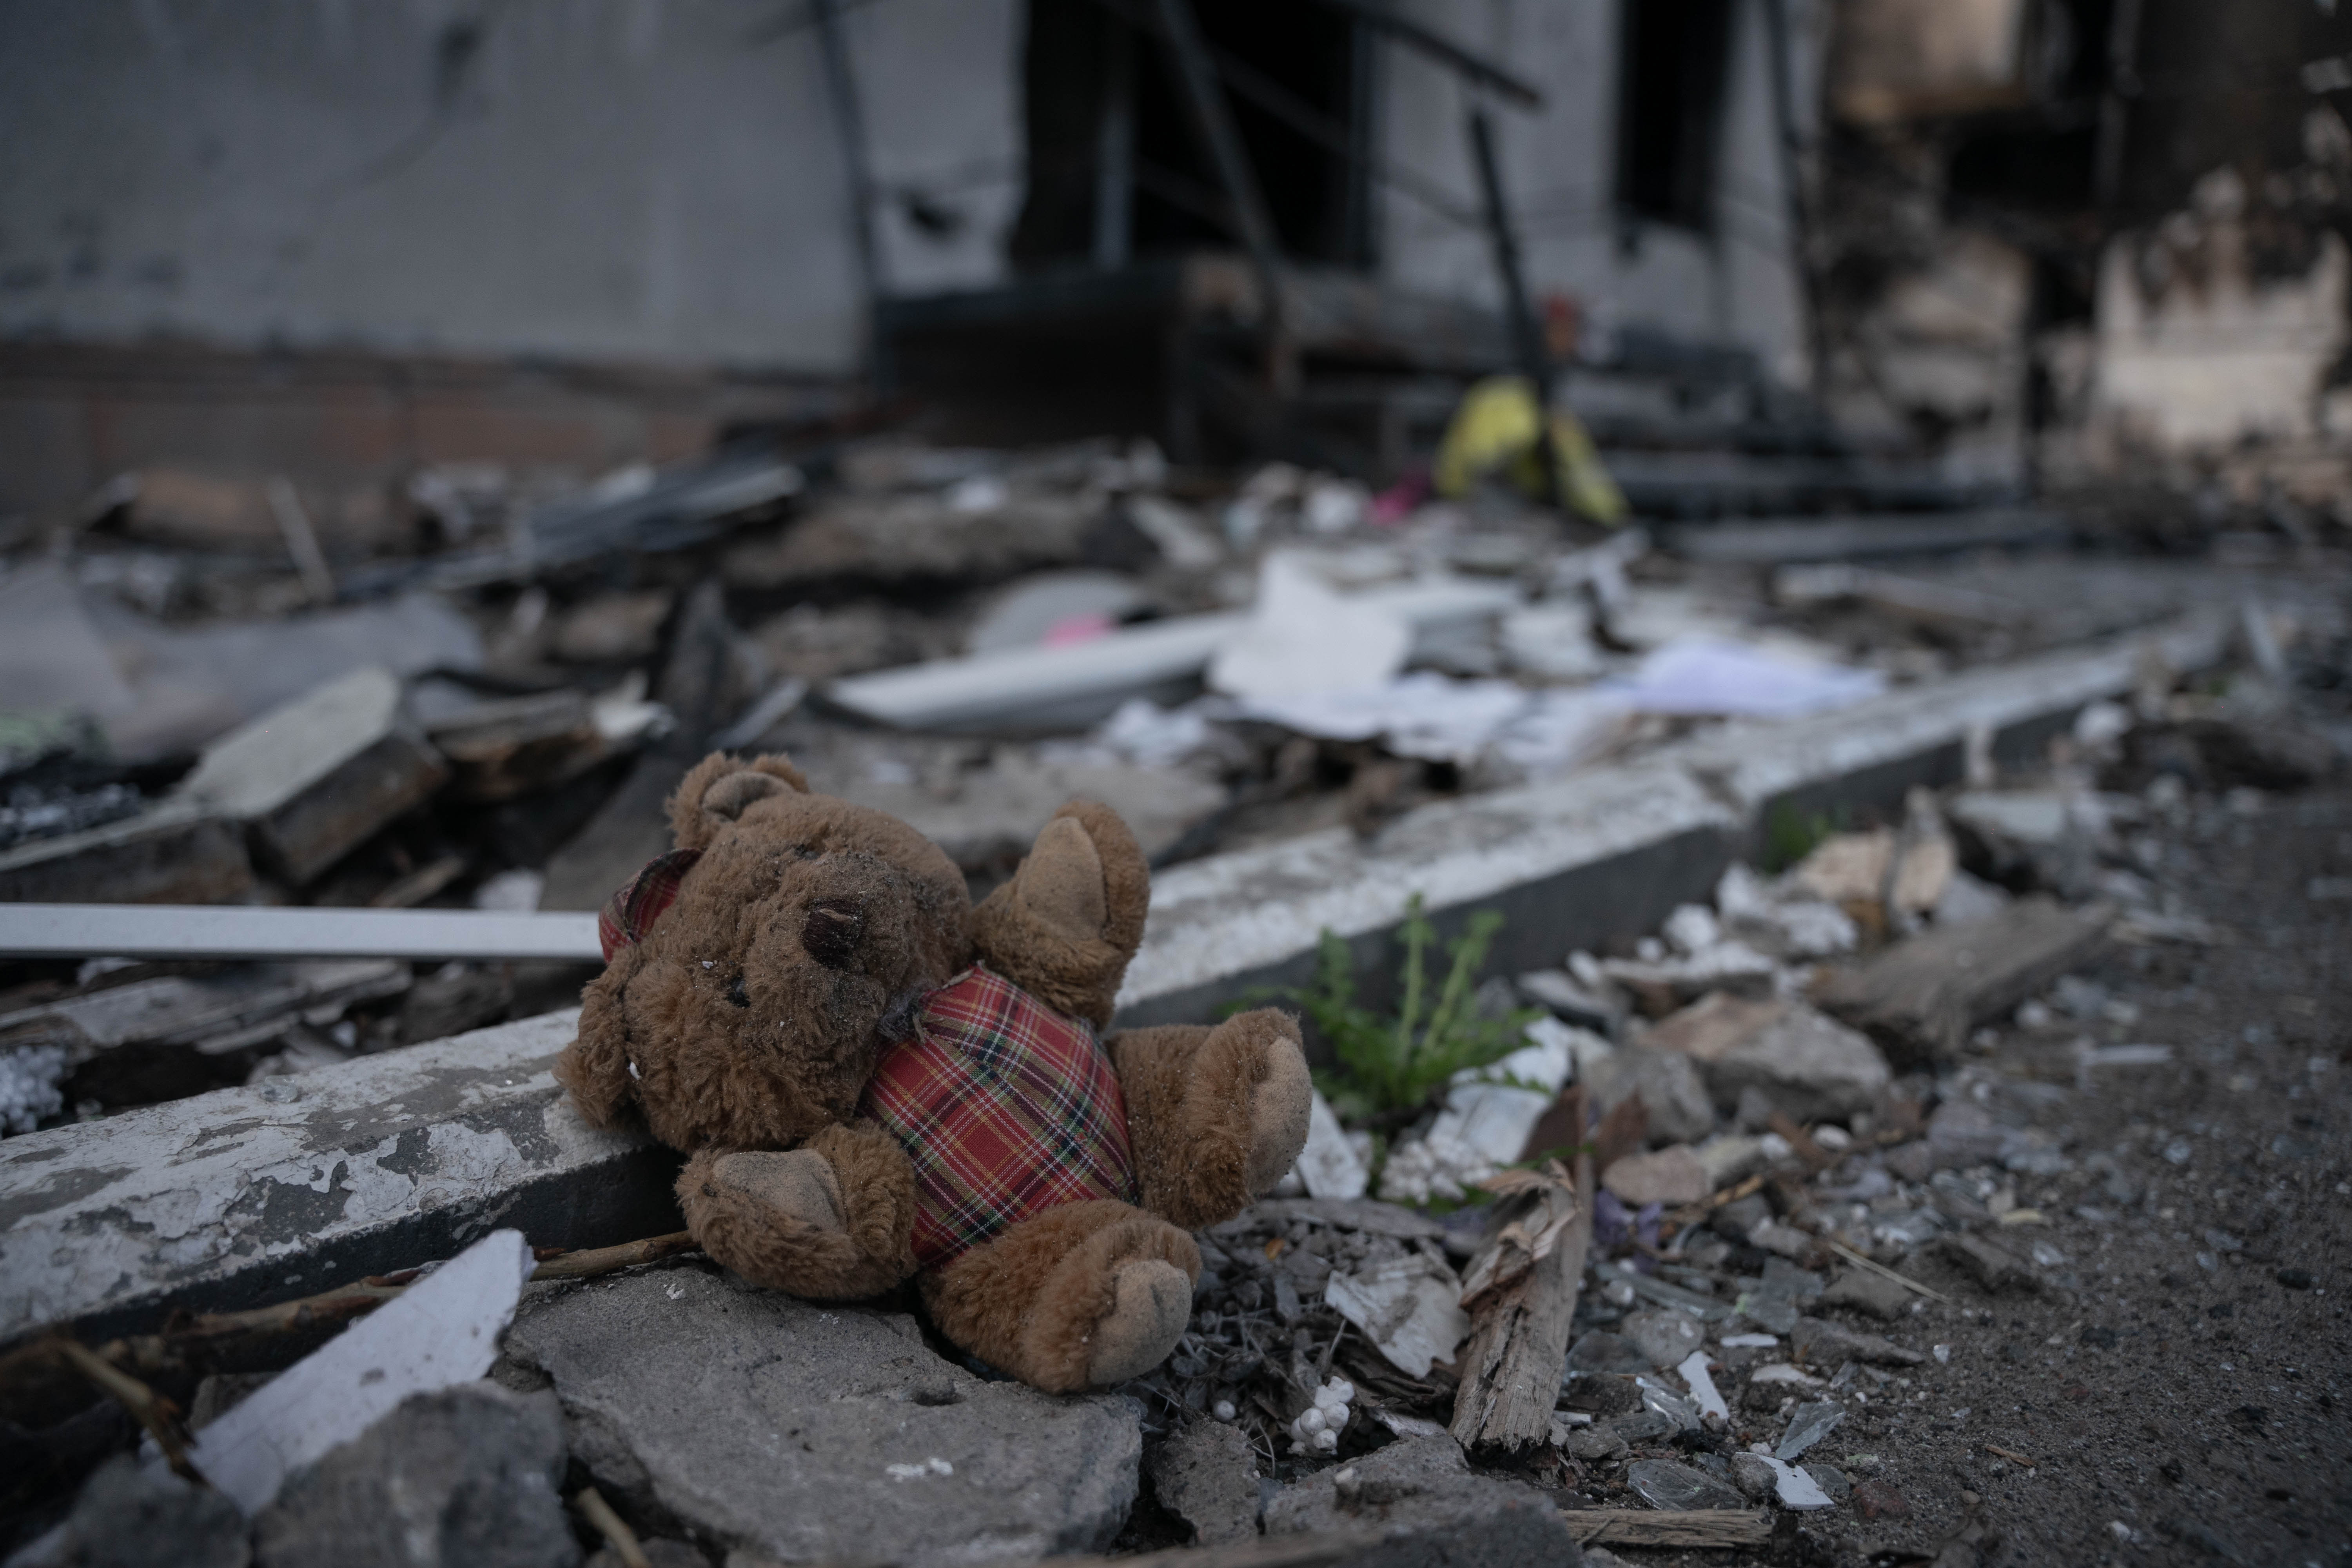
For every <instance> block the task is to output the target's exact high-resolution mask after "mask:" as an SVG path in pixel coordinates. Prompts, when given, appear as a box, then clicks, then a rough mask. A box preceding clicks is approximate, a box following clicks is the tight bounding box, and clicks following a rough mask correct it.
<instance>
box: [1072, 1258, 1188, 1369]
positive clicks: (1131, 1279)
mask: <svg viewBox="0 0 2352 1568" xmlns="http://www.w3.org/2000/svg"><path fill="white" fill-rule="evenodd" d="M1190 1321H1192V1279H1190V1278H1189V1277H1187V1276H1186V1274H1185V1272H1184V1271H1183V1270H1182V1269H1181V1268H1177V1267H1176V1266H1175V1265H1174V1264H1172V1263H1167V1262H1163V1261H1162V1260H1160V1259H1159V1258H1136V1259H1134V1260H1132V1261H1130V1262H1127V1263H1122V1264H1120V1265H1119V1266H1118V1269H1117V1270H1116V1271H1115V1272H1114V1273H1113V1274H1112V1275H1111V1309H1110V1310H1109V1311H1108V1312H1106V1313H1105V1314H1103V1318H1102V1321H1100V1322H1098V1323H1097V1324H1096V1325H1095V1331H1094V1334H1093V1336H1092V1340H1091V1342H1090V1345H1089V1348H1088V1350H1087V1382H1088V1383H1089V1384H1092V1385H1093V1386H1095V1387H1097V1388H1104V1387H1108V1386H1109V1385H1110V1384H1114V1383H1125V1382H1126V1381H1127V1380H1128V1379H1129V1378H1130V1377H1141V1376H1142V1375H1143V1374H1144V1373H1147V1372H1150V1370H1151V1369H1152V1368H1153V1367H1155V1366H1158V1365H1159V1364H1160V1363H1161V1362H1163V1361H1165V1360H1167V1359H1168V1356H1169V1355H1170V1353H1171V1352H1173V1351H1174V1350H1175V1349H1176V1342H1177V1341H1178V1340H1180V1339H1181V1338H1183V1336H1184V1327H1185V1325H1186V1324H1187V1323H1188V1322H1190Z"/></svg>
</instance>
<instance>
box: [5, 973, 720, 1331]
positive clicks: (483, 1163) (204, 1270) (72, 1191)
mask: <svg viewBox="0 0 2352 1568" xmlns="http://www.w3.org/2000/svg"><path fill="white" fill-rule="evenodd" d="M578 1017H579V1015H578V1013H577V1012H576V1011H569V1012H562V1013H551V1014H548V1015H547V1016H544V1017H540V1018H530V1019H525V1020H523V1021H521V1022H520V1023H514V1024H506V1025H501V1026H499V1027H497V1028H494V1029H483V1030H480V1031H478V1032H477V1033H475V1034H471V1035H461V1036H459V1037H457V1038H455V1039H451V1040H443V1041H439V1042H437V1043H436V1044H433V1045H425V1046H415V1047H410V1048H408V1049H406V1050H402V1051H394V1052H390V1053H387V1054H385V1055H383V1056H376V1057H368V1058H362V1059H361V1060H359V1061H356V1062H352V1063H350V1064H348V1065H346V1066H343V1067H339V1068H327V1069H323V1070H321V1071H319V1072H315V1073H309V1074H305V1075H303V1076H301V1077H299V1078H280V1079H268V1080H267V1081H266V1082H264V1083H261V1084H259V1085H257V1086H255V1087H253V1088H250V1089H219V1090H215V1092H213V1093H211V1094H200V1095H195V1096H193V1097H191V1098H190V1099H187V1100H173V1101H172V1102H170V1103H168V1104H164V1105H156V1106H150V1107H147V1108H145V1109H143V1110H131V1111H125V1112H124V1113H122V1114H121V1115H120V1116H110V1117H108V1118H106V1119H105V1120H103V1121H92V1122H87V1123H81V1124H78V1125H72V1126H66V1127H55V1128H50V1129H48V1130H47V1131H41V1132H33V1133H28V1134H26V1135H25V1136H23V1137H20V1138H11V1139H9V1140H7V1141H6V1142H5V1143H0V1338H5V1337H8V1336H13V1335H16V1334H19V1333H23V1332H26V1331H28V1330H32V1329H35V1328H38V1327H39V1326H41V1325H43V1324H45V1323H51V1322H59V1321H79V1323H80V1324H81V1326H82V1331H83V1332H84V1333H85V1336H86V1337H90V1338H103V1337H105V1336H106V1335H109V1334H112V1333H121V1332H126V1331H144V1329H145V1328H146V1327H147V1326H148V1325H150V1324H151V1323H152V1321H154V1320H155V1319H157V1318H159V1317H161V1315H162V1313H163V1310H165V1308H166V1307H167V1306H181V1307H185V1308H187V1309H188V1310H191V1311H219V1310H235V1309H237V1308H243V1307H250V1306H257V1305H260V1304H262V1303H264V1302H267V1301H274V1300H286V1299H288V1298H291V1297H296V1296H301V1295H306V1294H309V1293H310V1292H313V1291H318V1290H322V1289H328V1288H330V1287H331V1286H335V1285H341V1284H344V1283H347V1282H348V1281H350V1280H352V1279H358V1278H359V1277H361V1276H362V1275H365V1274H378V1273H384V1272H388V1271H390V1270H392V1269H394V1268H407V1267H410V1266H413V1265H415V1264H419V1263H425V1262H427V1261H430V1260H432V1259H435V1258H448V1257H451V1256H453V1255H455V1254H456V1253H457V1252H459V1251H461V1250H463V1248H464V1247H466V1246H467V1244H468V1243H470V1242H472V1241H474V1240H476V1239H477V1238H478V1237H481V1236H483V1235H484V1234H486V1233H488V1231H490V1230H491V1229H493V1228H495V1227H497V1226H501V1225H505V1226H513V1227H515V1228H517V1229H519V1230H521V1231H523V1232H524V1233H525V1234H526V1235H528V1236H529V1237H530V1239H531V1241H532V1242H533V1243H534V1244H536V1245H540V1246H557V1247H596V1246H607V1245H610V1244H612V1243H614V1242H622V1241H634V1240H635V1239H637V1238H639V1237H648V1236H660V1235H663V1234H666V1233H667V1232H670V1231H675V1230H678V1229H681V1228H682V1225H681V1222H680V1220H679V1218H678V1215H677V1200H676V1199H675V1197H674V1196H673V1195H672V1194H671V1193H670V1191H669V1184H670V1183H671V1182H672V1181H674V1180H675V1179H676V1174H677V1156H676V1155H675V1154H672V1153H670V1152H668V1151H667V1150H662V1149H658V1148H656V1147H655V1146H653V1144H652V1143H651V1142H649V1141H648V1140H647V1139H646V1137H645V1135H644V1134H643V1133H641V1132H631V1131H610V1132H605V1131H595V1130H594V1129H592V1128H590V1127H589V1126H587V1125H586V1124H585V1123H584V1122H583V1121H581V1120H580V1119H579V1117H578V1116H576V1115H575V1114H573V1112H572V1107H571V1105H570V1103H569V1102H568V1101H567V1100H564V1098H563V1094H562V1089H559V1088H558V1087H557V1086H556V1083H555V1080H554V1079H553V1077H552V1076H551V1072H550V1068H551V1067H552V1065H553V1063H554V1060H555V1053H556V1052H557V1051H559V1050H560V1049H562V1047H563V1046H564V1045H565V1044H566V1043H568V1042H569V1041H570V1040H571V1038H572V1034H573V1033H574V1031H575V1029H576V1027H577V1022H578Z"/></svg>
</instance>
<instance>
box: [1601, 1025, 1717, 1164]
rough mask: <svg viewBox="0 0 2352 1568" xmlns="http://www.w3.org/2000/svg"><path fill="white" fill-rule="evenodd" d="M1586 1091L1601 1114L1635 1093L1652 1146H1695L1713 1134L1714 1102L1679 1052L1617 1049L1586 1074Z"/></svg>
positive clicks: (1695, 1067) (1627, 1047) (1691, 1066)
mask: <svg viewBox="0 0 2352 1568" xmlns="http://www.w3.org/2000/svg"><path fill="white" fill-rule="evenodd" d="M1584 1081H1585V1087H1586V1088H1587V1089H1589V1090H1590V1091H1591V1095H1592V1097H1593V1100H1594V1101H1595V1103H1597V1104H1598V1105H1599V1106H1600V1107H1601V1114H1602V1115H1604V1116H1605V1115H1607V1114H1608V1113H1609V1112H1610V1111H1612V1110H1616V1109H1617V1106H1618V1104H1619V1103H1620V1102H1621V1101H1622V1100H1628V1099H1630V1098H1632V1097H1633V1096H1634V1095H1636V1094H1638V1095H1640V1096H1641V1097H1642V1103H1643V1105H1644V1106H1645V1107H1647V1108H1648V1110H1649V1112H1650V1142H1653V1143H1696V1142H1699V1141H1701V1140H1702V1139H1704V1138H1705V1137H1706V1135H1707V1134H1708V1133H1710V1132H1712V1131H1715V1102H1714V1101H1713V1100H1710V1099H1708V1098H1707V1092H1706V1080H1705V1079H1702V1078H1701V1077H1700V1076H1699V1070H1698V1066H1697V1064H1696V1063H1695V1062H1693V1061H1692V1060H1691V1058H1688V1057H1686V1056H1685V1055H1683V1054H1682V1053H1681V1052H1679V1051H1654V1050H1651V1049H1650V1048H1648V1047H1646V1046H1621V1047H1618V1048H1617V1049H1616V1050H1613V1051H1612V1052H1610V1053H1609V1054H1608V1055H1607V1056H1605V1057H1603V1058H1601V1059H1600V1060H1599V1061H1597V1062H1595V1063H1593V1064H1592V1066H1591V1068H1587V1069H1586V1071H1585V1074H1584Z"/></svg>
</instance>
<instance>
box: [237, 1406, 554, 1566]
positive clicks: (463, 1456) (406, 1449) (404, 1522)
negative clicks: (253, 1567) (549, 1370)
mask: <svg viewBox="0 0 2352 1568" xmlns="http://www.w3.org/2000/svg"><path fill="white" fill-rule="evenodd" d="M562 1480H563V1415H562V1411H561V1410H560V1409H558V1408H557V1406H556V1403H555V1400H554V1398H553V1396H552V1395H550V1394H509V1393H508V1392H507V1391H506V1390H505V1389H503V1388H500V1387H499V1386H498V1385H497V1384H490V1383H469V1384H459V1385H457V1387H454V1388H445V1389H442V1390H440V1391H439V1392H437V1393H433V1394H417V1395H415V1397H413V1398H410V1399H407V1400H404V1401H403V1402H402V1403H401V1405H399V1406H398V1407H397V1408H395V1409H394V1411H393V1412H392V1414H391V1415H387V1416H385V1417H384V1418H383V1420H381V1421H378V1422H377V1423H376V1424H375V1425H374V1426H371V1427H369V1428H368V1429H367V1431H365V1432H364V1433H362V1434H361V1435H360V1436H358V1437H355V1438H353V1439H352V1441H350V1442H348V1443H345V1444H343V1445H342V1446H341V1447H337V1448H335V1449H333V1450H331V1452H329V1453H328V1454H326V1455H325V1456H323V1457H322V1458H320V1460H319V1461H318V1463H316V1464H314V1465H311V1466H310V1467H309V1468H306V1469H303V1470H300V1471H299V1472H297V1473H296V1474H295V1475H294V1476H293V1477H292V1478H290V1479H289V1480H288V1481H287V1483H286V1489H285V1490H284V1491H283V1492H282V1493H280V1494H279V1496H278V1500H277V1501H276V1502H275V1503H273V1504H271V1505H270V1506H269V1507H268V1508H266V1509H264V1510H262V1511H261V1512H260V1514H259V1515H258V1516H257V1517H256V1519H255V1520H254V1526H253V1540H254V1560H255V1562H256V1563H257V1565H258V1568H409V1565H410V1564H415V1563H448V1564H457V1563H466V1564H469V1565H474V1568H577V1564H578V1563H579V1562H580V1545H579V1542H576V1541H574V1540H573V1539H572V1527H571V1521H569V1520H567V1519H566V1518H565V1517H564V1512H563V1498H562V1494H561V1492H559V1491H558V1488H559V1487H560V1486H561V1485H562Z"/></svg>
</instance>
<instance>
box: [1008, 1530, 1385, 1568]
mask: <svg viewBox="0 0 2352 1568" xmlns="http://www.w3.org/2000/svg"><path fill="white" fill-rule="evenodd" d="M1381 1539H1382V1536H1381V1531H1377V1530H1349V1531H1325V1532H1321V1533H1314V1534H1300V1535H1276V1536H1253V1537H1250V1538H1249V1539H1247V1540H1244V1541H1236V1542H1231V1543H1229V1544H1226V1545H1223V1546H1175V1547H1170V1548H1168V1549H1167V1550H1165V1551H1161V1552H1144V1553H1142V1554H1141V1555H1140V1556H1136V1557H1053V1558H1047V1559H1043V1560H1042V1561H1045V1562H1050V1563H1052V1564H1053V1565H1054V1568H1110V1565H1111V1564H1114V1563H1115V1564H1117V1565H1118V1568H1323V1565H1324V1564H1326V1563H1345V1562H1347V1561H1349V1559H1351V1558H1355V1557H1360V1556H1361V1555H1363V1554H1364V1553H1365V1552H1370V1550H1371V1549H1372V1548H1374V1547H1376V1546H1378V1545H1379V1544H1380V1543H1381Z"/></svg>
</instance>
